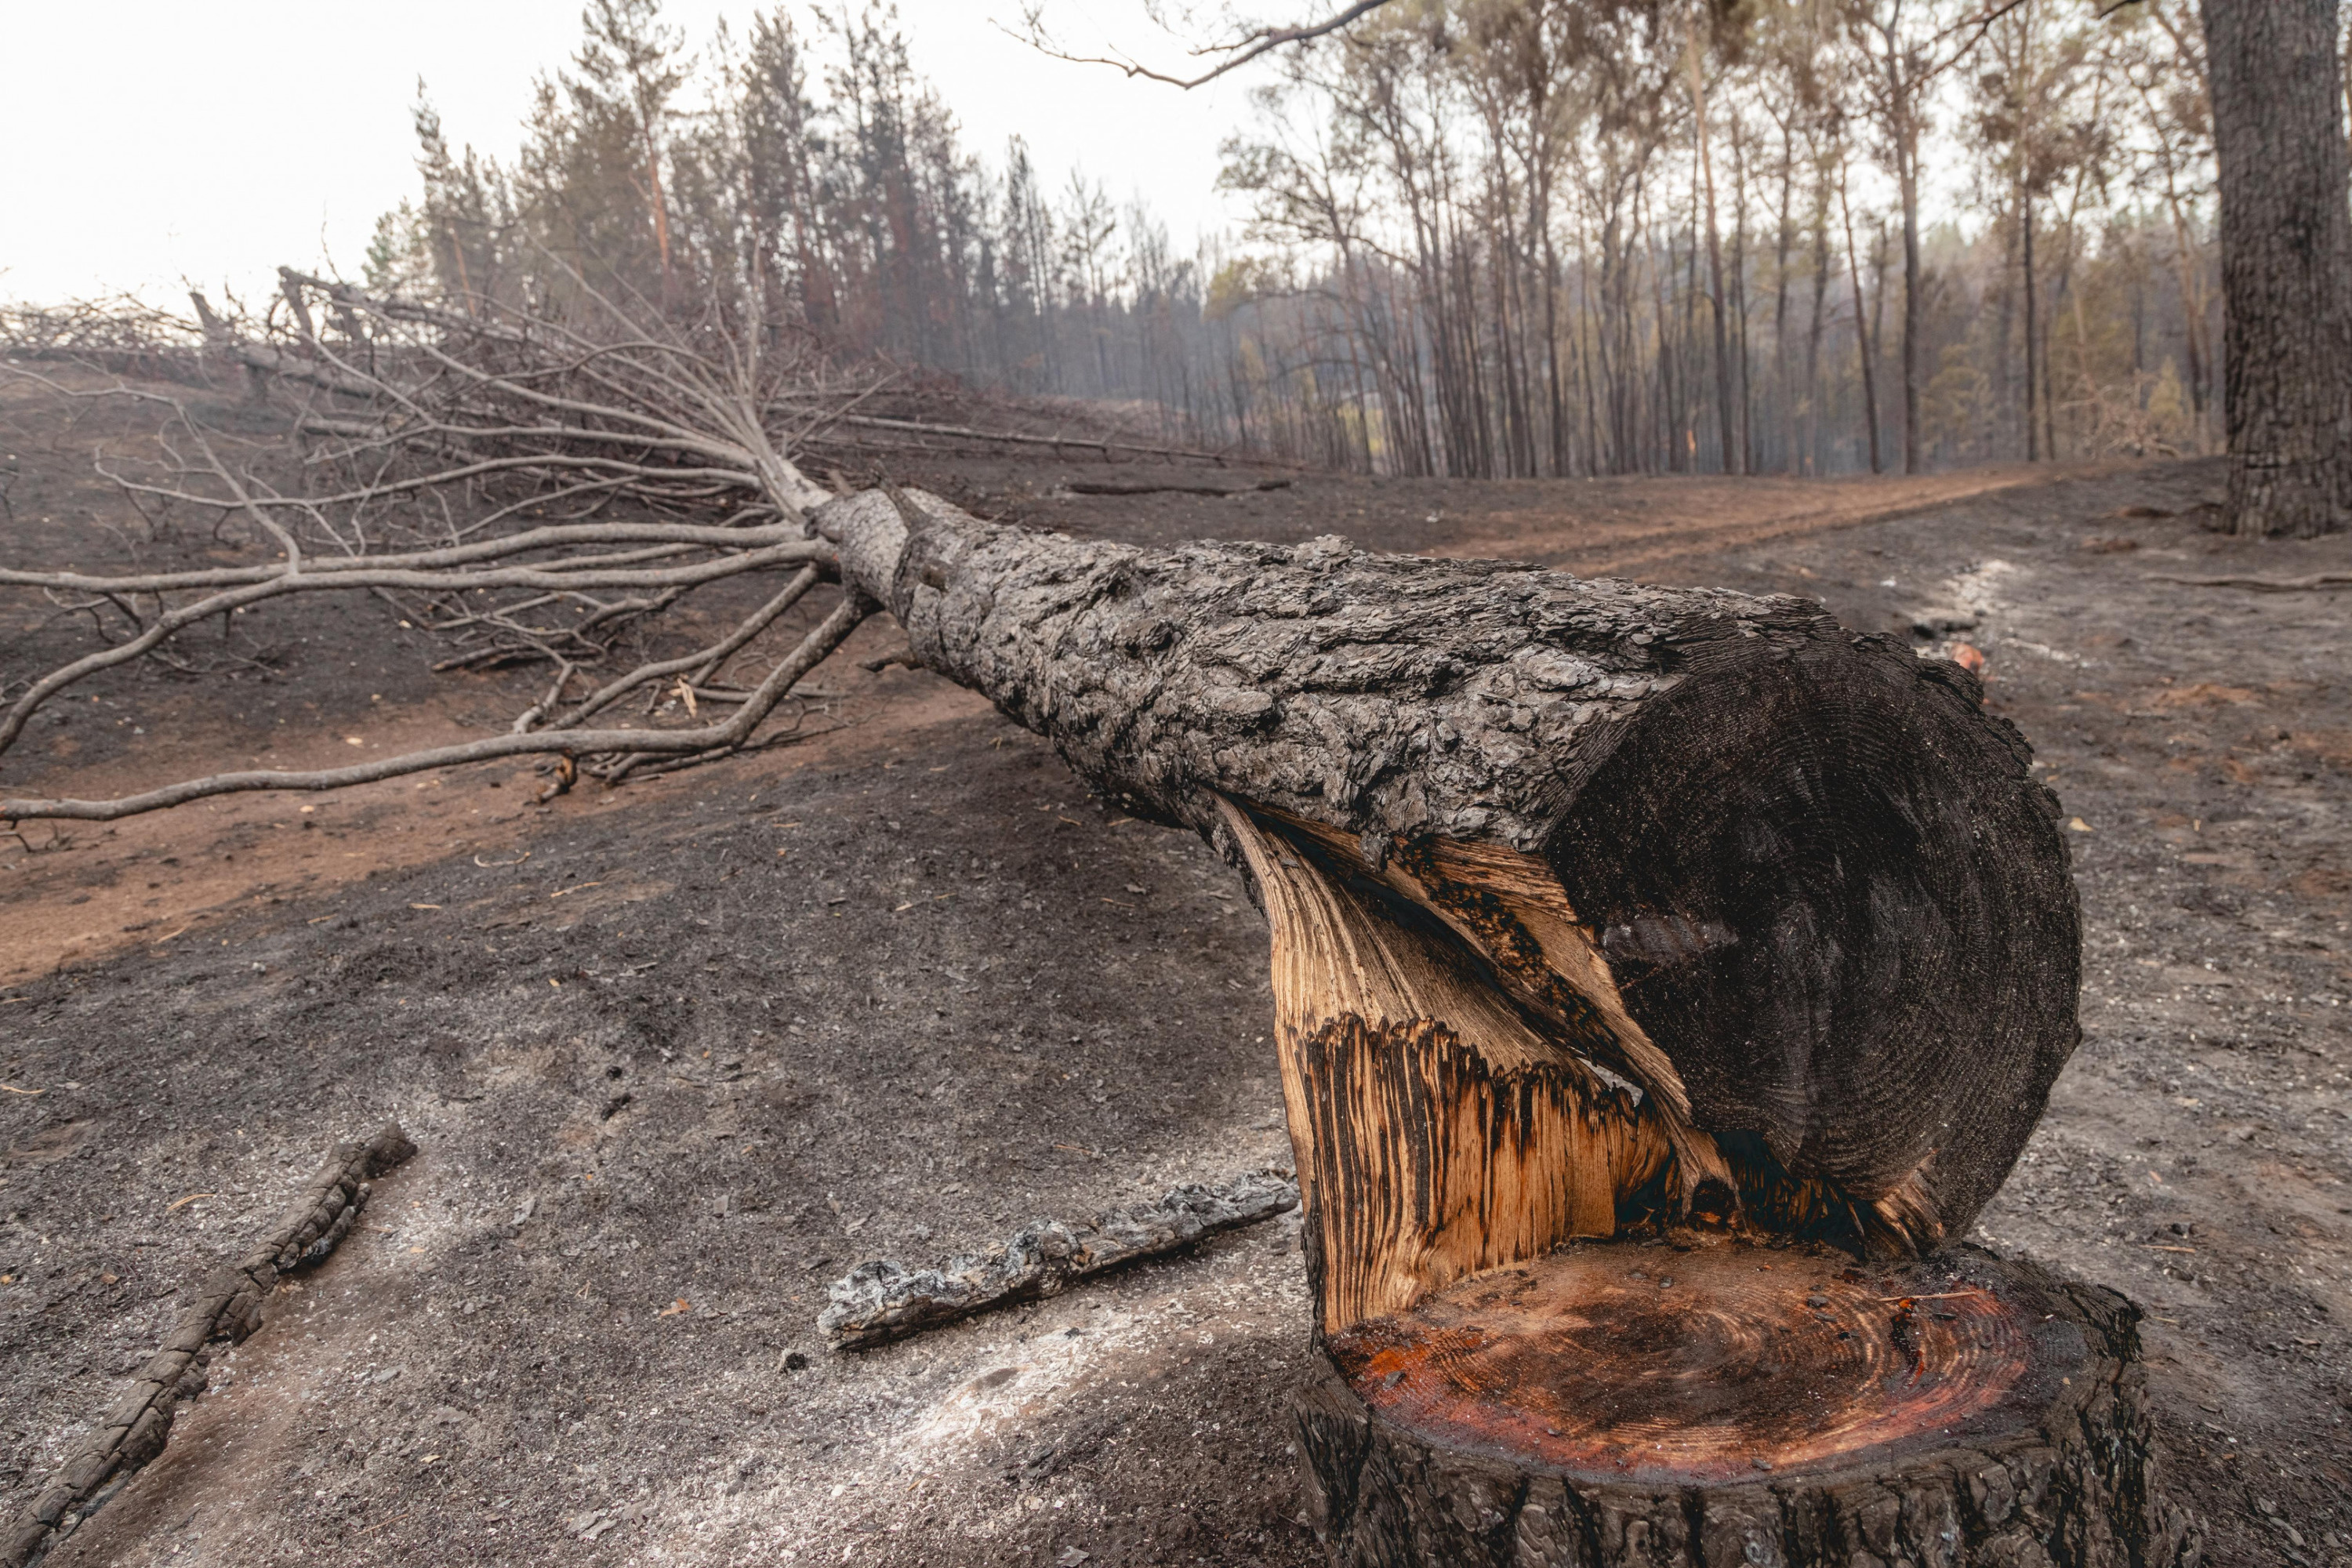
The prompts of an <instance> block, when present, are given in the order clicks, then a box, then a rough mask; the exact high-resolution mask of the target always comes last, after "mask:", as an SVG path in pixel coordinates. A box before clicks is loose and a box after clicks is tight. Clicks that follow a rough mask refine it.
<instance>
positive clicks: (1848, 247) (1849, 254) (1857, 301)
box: [1838, 163, 1886, 474]
mask: <svg viewBox="0 0 2352 1568" xmlns="http://www.w3.org/2000/svg"><path fill="white" fill-rule="evenodd" d="M1845 187H1846V176H1845V167H1844V164H1843V163H1840V164H1839V167H1838V211H1839V212H1840V213H1841V214H1843V216H1844V218H1845V265H1846V272H1847V274H1848V276H1849V277H1851V278H1852V279H1853V336H1854V342H1855V345H1856V348H1857V350H1858V352H1859V353H1861V355H1862V410H1863V415H1862V417H1863V424H1864V426H1865V427H1866V428H1867V429H1868V430H1869V432H1870V471H1871V472H1872V473H1874V474H1881V473H1885V471H1886V465H1885V462H1884V461H1883V460H1882V459H1881V458H1880V457H1879V452H1878V373H1877V372H1876V371H1875V370H1874V369H1873V368H1872V365H1871V356H1870V323H1869V322H1868V321H1866V320H1864V315H1863V295H1862V255H1861V253H1860V252H1859V251H1857V250H1856V249H1855V248H1854V243H1853V206H1852V205H1850V204H1849V203H1848V201H1847V199H1846V188H1845Z"/></svg>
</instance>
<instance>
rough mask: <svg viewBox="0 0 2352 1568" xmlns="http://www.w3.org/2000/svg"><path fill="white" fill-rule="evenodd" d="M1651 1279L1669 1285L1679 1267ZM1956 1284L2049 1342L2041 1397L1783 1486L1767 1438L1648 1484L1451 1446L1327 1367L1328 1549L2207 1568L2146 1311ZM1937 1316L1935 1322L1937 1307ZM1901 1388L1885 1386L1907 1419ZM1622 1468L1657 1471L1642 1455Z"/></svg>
mask: <svg viewBox="0 0 2352 1568" xmlns="http://www.w3.org/2000/svg"><path fill="white" fill-rule="evenodd" d="M1607 1250H1610V1251H1612V1252H1615V1253H1620V1254H1627V1255H1630V1256H1631V1257H1633V1258H1643V1257H1649V1258H1656V1257H1657V1254H1654V1253H1651V1254H1645V1253H1643V1251H1642V1250H1641V1249H1635V1248H1629V1247H1612V1248H1609V1249H1607ZM1651 1267H1652V1268H1654V1269H1657V1270H1660V1271H1670V1270H1672V1269H1673V1268H1675V1254H1674V1253H1672V1252H1671V1251H1666V1252H1664V1261H1662V1262H1653V1263H1652V1265H1651ZM1958 1271H1959V1272H1961V1273H1964V1274H1967V1275H1969V1276H1972V1277H1974V1278H1975V1279H1979V1280H1982V1281H1985V1282H1987V1283H1990V1284H1993V1285H1995V1286H1996V1287H1997V1288H1998V1289H1999V1290H2000V1294H2001V1295H2002V1297H2003V1298H2004V1299H2005V1300H2009V1301H2011V1303H2012V1304H2014V1305H2018V1306H2020V1307H2021V1308H2023V1309H2024V1310H2025V1315H2026V1316H2028V1317H2030V1318H2032V1319H2034V1320H2039V1322H2038V1325H2037V1334H2038V1336H2039V1337H2040V1338H2041V1339H2042V1341H2043V1344H2044V1348H2045V1349H2046V1350H2048V1351H2049V1352H2050V1353H2051V1357H2052V1363H2051V1364H2044V1365H2042V1367H2040V1368H2039V1369H2038V1375H2039V1377H2040V1384H2039V1385H2038V1388H2037V1396H2036V1397H2034V1398H2033V1399H2032V1400H2031V1401H2030V1402H2028V1401H2011V1406H2012V1408H2011V1409H2009V1410H2007V1411H2005V1412H2004V1413H2003V1416H2002V1418H2000V1419H1997V1420H1993V1421H1990V1422H1986V1421H1981V1420H1980V1421H1979V1422H1978V1423H1976V1424H1975V1425H1974V1426H1957V1427H1956V1428H1955V1435H1954V1436H1942V1435H1940V1434H1939V1433H1938V1432H1937V1431H1935V1430H1934V1429H1932V1428H1930V1429H1927V1430H1925V1431H1922V1432H1921V1434H1920V1435H1919V1436H1916V1437H1915V1438H1913V1439H1911V1440H1909V1441H1908V1442H1906V1443H1900V1444H1895V1445H1881V1446H1879V1447H1876V1448H1874V1449H1873V1450H1870V1451H1868V1452H1866V1453H1864V1454H1861V1455H1859V1456H1857V1459H1856V1462H1851V1463H1836V1462H1832V1463H1829V1464H1814V1465H1791V1466H1780V1467H1776V1466H1774V1465H1773V1464H1772V1463H1771V1461H1770V1460H1769V1458H1766V1457H1765V1456H1767V1455H1769V1453H1770V1452H1771V1451H1772V1445H1771V1437H1770V1434H1769V1430H1766V1431H1761V1432H1758V1433H1756V1434H1754V1435H1753V1436H1752V1438H1751V1441H1752V1444H1753V1452H1754V1454H1755V1456H1756V1460H1757V1462H1754V1463H1753V1464H1752V1465H1751V1464H1748V1463H1743V1464H1741V1465H1740V1466H1739V1467H1738V1468H1739V1469H1740V1470H1741V1471H1743V1472H1744V1473H1742V1474H1734V1475H1727V1476H1717V1475H1710V1476H1707V1477H1706V1478H1703V1479H1686V1480H1680V1481H1677V1480H1675V1479H1662V1478H1641V1479H1626V1478H1625V1477H1624V1476H1623V1475H1622V1474H1602V1473H1599V1472H1595V1471H1592V1470H1573V1469H1571V1470H1561V1469H1558V1468H1549V1467H1544V1466H1541V1465H1535V1464H1528V1463H1524V1462H1518V1461H1515V1460H1514V1459H1513V1458H1510V1457H1508V1455H1509V1453H1510V1446H1509V1442H1508V1439H1507V1437H1506V1438H1505V1439H1503V1440H1501V1441H1498V1442H1494V1443H1488V1444H1484V1445H1481V1446H1479V1447H1476V1448H1473V1447H1465V1446H1460V1445H1453V1444H1448V1443H1446V1442H1444V1441H1440V1440H1436V1439H1433V1438H1432V1437H1431V1436H1428V1435H1426V1434H1424V1433H1421V1432H1417V1431H1414V1430H1412V1429H1411V1428H1410V1427H1409V1426H1401V1425H1399V1424H1398V1423H1396V1422H1394V1421H1392V1420H1391V1419H1389V1418H1388V1417H1387V1416H1386V1415H1383V1414H1380V1413H1376V1412H1375V1411H1374V1410H1373V1409H1371V1408H1370V1406H1369V1405H1367V1403H1366V1400H1365V1399H1364V1398H1363V1397H1361V1396H1360V1394H1359V1391H1358V1387H1357V1386H1352V1385H1351V1384H1350V1381H1349V1378H1347V1377H1346V1376H1344V1375H1342V1374H1341V1373H1340V1372H1339V1370H1338V1369H1337V1368H1336V1367H1335V1366H1334V1365H1333V1364H1332V1363H1331V1361H1330V1360H1329V1359H1328V1356H1327V1358H1326V1359H1325V1360H1324V1362H1323V1370H1322V1373H1321V1374H1320V1376H1319V1377H1318V1379H1317V1380H1316V1381H1315V1382H1314V1383H1313V1384H1311V1385H1310V1386H1309V1387H1308V1388H1307V1390H1306V1391H1305V1392H1304V1393H1303V1394H1301V1395H1300V1396H1299V1398H1298V1401H1297V1405H1296V1407H1295V1409H1294V1413H1293V1415H1294V1420H1295V1422H1296V1424H1297V1434H1298V1443H1299V1453H1300V1463H1301V1466H1302V1468H1304V1470H1305V1471H1306V1475H1307V1491H1308V1497H1309V1510H1310V1515H1311V1518H1312V1520H1313V1522H1314V1525H1315V1528H1316V1531H1317V1533H1318V1536H1320V1537H1321V1539H1322V1540H1323V1542H1325V1544H1326V1546H1327V1547H1328V1549H1329V1551H1330V1552H1331V1555H1332V1558H1333V1560H1334V1562H1335V1563H1339V1564H1341V1565H1342V1568H1359V1565H1361V1568H1372V1565H1375V1564H1377V1565H1378V1568H1404V1565H1407V1564H1429V1565H1432V1568H1434V1565H1437V1564H1444V1568H1636V1565H1638V1568H1684V1565H1688V1568H1716V1565H1717V1564H1725V1565H1729V1564H1761V1563H1770V1564H1776V1565H1779V1568H1831V1565H1835V1568H1886V1565H1888V1564H1893V1563H1917V1564H1925V1563H1935V1564H1938V1565H1941V1568H2020V1565H2024V1564H2032V1565H2037V1568H2051V1565H2058V1568H2171V1565H2173V1564H2179V1563H2193V1562H2194V1561H2195V1560H2196V1554H2197V1543H2196V1539H2195V1534H2194V1530H2193V1522H2192V1521H2191V1519H2190V1518H2189V1515H2188V1514H2187V1513H2186V1512H2185V1511H2184V1510H2181V1509H2180V1508H2179V1507H2178V1506H2177V1505H2176V1504H2175V1503H2174V1502H2173V1501H2172V1500H2170V1498H2169V1497H2168V1494H2167V1492H2166V1490H2165V1488H2164V1481H2163V1476H2162V1466H2161V1463H2160V1460H2159V1458H2158V1452H2157V1449H2156V1446H2155V1443H2154V1436H2153V1432H2152V1430H2151V1426H2150V1421H2149V1415H2148V1409H2147V1396H2146V1391H2145V1382H2146V1378H2145V1373H2144V1369H2143V1367H2142V1364H2141V1361H2140V1352H2139V1343H2138V1335H2137V1327H2136V1325H2137V1321H2138V1316H2139V1315H2138V1313H2137V1310H2134V1309H2133V1308H2132V1307H2131V1305H2130V1304H2129V1303H2128V1302H2126V1301H2125V1300H2123V1299H2122V1298H2121V1297H2119V1296H2116V1295H2115V1294H2113V1293H2112V1292H2109V1291H2105V1290H2101V1289H2095V1288H2092V1287H2087V1286H2080V1285H2070V1284H2066V1283H2064V1282H2063V1281H2060V1280H2058V1279H2054V1278H2053V1277H2052V1276H2050V1275H2048V1274H2046V1273H2044V1272H2043V1271H2042V1270H2040V1269H2037V1268H2033V1267H2032V1266H2031V1265H2029V1264H2025V1263H2022V1262H2019V1261H2015V1260H2002V1259H1997V1258H1992V1257H1990V1255H1988V1254H1984V1253H1982V1252H1980V1251H1978V1250H1976V1249H1973V1248H1971V1249H1968V1255H1967V1256H1965V1257H1963V1258H1961V1259H1960V1260H1959V1262H1958ZM1668 1282H1669V1283H1671V1279H1669V1281H1668ZM1936 1282H1940V1280H1938V1281H1936ZM1923 1283H1924V1282H1923ZM1918 1288H1919V1287H1917V1286H1915V1287H1914V1289H1918ZM1920 1300H1921V1303H1922V1304H1923V1305H1932V1303H1933V1293H1932V1292H1927V1291H1925V1290H1923V1291H1922V1296H1921V1299H1920ZM2070 1328H2071V1329H2072V1330H2073V1331H2074V1332H2073V1333H2071V1334H2070V1333H2068V1332H2066V1331H2067V1330H2068V1329H2070ZM1895 1359H1897V1360H1898V1361H1899V1360H1900V1359H1901V1358H1899V1357H1897V1358H1895ZM1721 1370H1723V1369H1717V1371H1718V1372H1720V1371H1721ZM1751 1370H1752V1369H1751ZM1764 1370H1765V1371H1766V1372H1768V1373H1769V1372H1771V1371H1775V1370H1777V1369H1773V1368H1769V1367H1768V1368H1766V1369H1764ZM2035 1375H2037V1372H2036V1370H2035V1369H2029V1370H2028V1372H2027V1373H2026V1376H2027V1378H2028V1379H2031V1378H2032V1377H2034V1376H2035ZM1904 1376H1905V1374H1904V1373H1902V1372H1901V1371H1899V1370H1897V1371H1895V1372H1894V1373H1893V1375H1892V1376H1890V1377H1888V1379H1887V1383H1888V1385H1889V1390H1890V1393H1889V1397H1896V1396H1898V1395H1899V1393H1900V1391H1901V1385H1902V1384H1903V1382H1904ZM2062 1380H2063V1381H2062ZM1742 1397H1747V1395H1746V1394H1744V1393H1743V1395H1742ZM2016 1405H2025V1408H2022V1409H2019V1408H2014V1406H2016ZM1770 1424H1771V1423H1770V1421H1769V1419H1766V1420H1763V1421H1761V1422H1759V1425H1760V1426H1765V1427H1767V1428H1769V1426H1770ZM1639 1447H1641V1448H1646V1447H1648V1445H1647V1444H1643V1445H1640V1446H1639ZM1623 1462H1624V1463H1625V1464H1627V1465H1628V1466H1629V1468H1630V1467H1638V1466H1639V1465H1641V1464H1642V1463H1643V1455H1642V1454H1641V1453H1640V1452H1639V1451H1638V1449H1636V1450H1633V1451H1629V1452H1628V1454H1627V1455H1626V1457H1625V1458H1624V1460H1623ZM1612 1468H1613V1467H1612Z"/></svg>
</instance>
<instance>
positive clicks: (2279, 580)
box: [2149, 572, 2352, 594]
mask: <svg viewBox="0 0 2352 1568" xmlns="http://www.w3.org/2000/svg"><path fill="white" fill-rule="evenodd" d="M2149 581H2150V582H2155V583H2178V584H2181V585H2182V586H2184V587H2189V588H2252V590H2253V591H2254V592H2256V593H2257V594H2299V593H2303V592H2305V591H2307V590H2309V589H2313V588H2352V572H2315V573H2313V574H2311V575H2310V576H2308V577H2162V576H2151V577H2150V578H2149Z"/></svg>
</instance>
